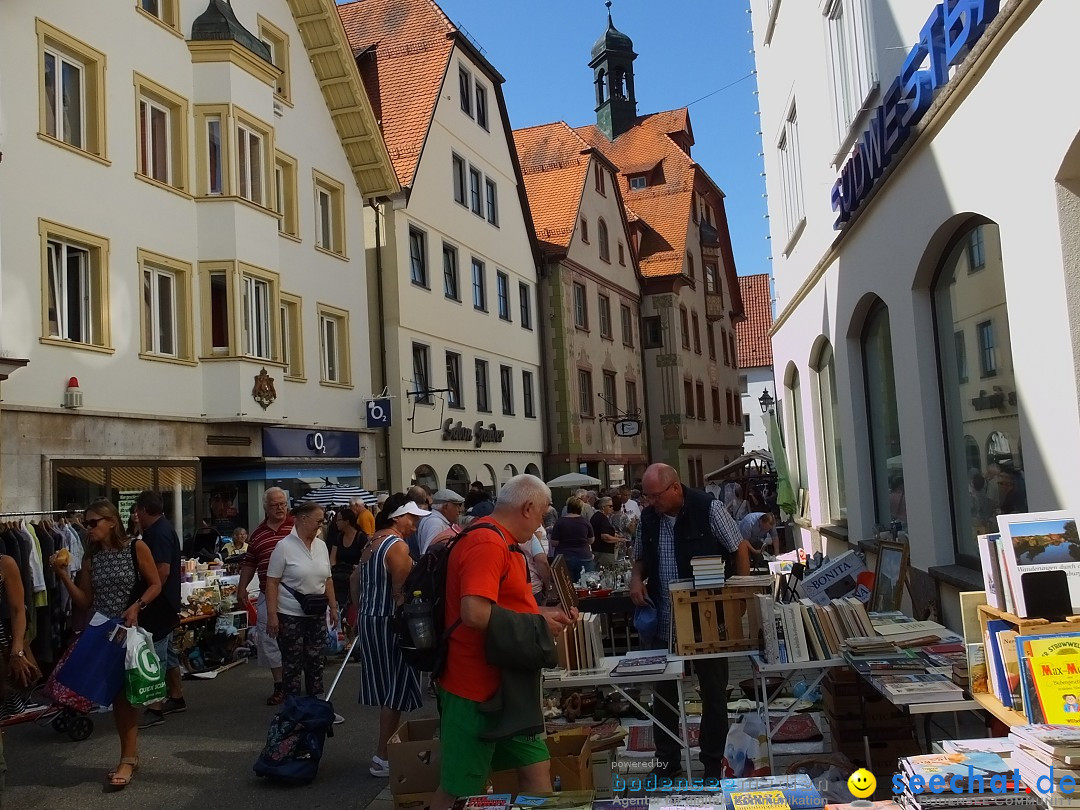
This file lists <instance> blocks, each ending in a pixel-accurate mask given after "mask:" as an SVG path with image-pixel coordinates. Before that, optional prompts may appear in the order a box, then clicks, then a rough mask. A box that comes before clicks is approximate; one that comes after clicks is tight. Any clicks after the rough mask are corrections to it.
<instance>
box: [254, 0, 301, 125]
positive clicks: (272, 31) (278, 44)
mask: <svg viewBox="0 0 1080 810" xmlns="http://www.w3.org/2000/svg"><path fill="white" fill-rule="evenodd" d="M257 19H258V27H259V39H260V40H262V41H263V42H264V43H266V42H268V43H269V44H270V52H271V55H272V57H273V58H272V59H271V63H272V64H273V65H274V67H276V68H277V69H278V70H279V71H281V75H279V76H278V79H277V82H276V83H275V86H274V96H275V97H276V98H277V99H278V100H279V101H281V102H283V103H285V104H288V105H289V106H290V107H291V106H293V101H292V70H291V63H290V61H289V35H288V34H286V33H285V32H284V31H282V30H281V29H280V28H278V27H277V26H276V25H274V24H273V23H272V22H270V21H269V20H268V19H266V18H265V17H264V16H262V15H261V14H259V15H258V16H257Z"/></svg>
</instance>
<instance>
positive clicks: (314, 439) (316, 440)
mask: <svg viewBox="0 0 1080 810" xmlns="http://www.w3.org/2000/svg"><path fill="white" fill-rule="evenodd" d="M307 446H308V450H310V451H311V452H312V453H316V454H318V455H323V454H325V453H326V437H325V436H323V435H322V433H319V432H318V431H316V432H315V433H309V434H308V435H307Z"/></svg>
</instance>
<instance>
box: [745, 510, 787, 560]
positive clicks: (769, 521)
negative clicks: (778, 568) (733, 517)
mask: <svg viewBox="0 0 1080 810" xmlns="http://www.w3.org/2000/svg"><path fill="white" fill-rule="evenodd" d="M739 532H740V534H742V538H743V540H745V541H746V542H747V543H749V544H750V550H751V551H752V552H753V553H754V554H756V555H758V556H759V557H760V556H761V550H762V549H763V548H764V547H765V538H766V537H770V538H772V553H773V555H774V556H775V555H777V554H779V553H780V538H779V537H778V536H777V534H776V518H775V517H774V516H773V515H772V513H771V512H751V513H750V514H749V515H747V516H746V517H744V518H743V519H742V520H740V521H739Z"/></svg>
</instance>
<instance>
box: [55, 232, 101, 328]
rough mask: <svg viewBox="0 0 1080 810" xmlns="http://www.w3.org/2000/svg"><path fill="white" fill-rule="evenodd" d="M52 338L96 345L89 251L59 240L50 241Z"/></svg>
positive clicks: (93, 294) (91, 268) (93, 296)
mask: <svg viewBox="0 0 1080 810" xmlns="http://www.w3.org/2000/svg"><path fill="white" fill-rule="evenodd" d="M48 263H49V271H48V272H49V332H48V334H49V337H54V338H59V339H60V340H70V341H72V342H74V343H87V344H91V345H93V344H96V343H97V342H98V341H97V335H96V331H97V330H95V328H94V318H93V306H95V304H96V302H95V300H94V299H95V297H96V296H95V293H94V283H93V266H92V262H91V259H90V251H89V250H88V249H87V248H85V247H82V246H81V245H75V244H72V243H70V242H66V241H61V240H59V239H50V240H49V243H48Z"/></svg>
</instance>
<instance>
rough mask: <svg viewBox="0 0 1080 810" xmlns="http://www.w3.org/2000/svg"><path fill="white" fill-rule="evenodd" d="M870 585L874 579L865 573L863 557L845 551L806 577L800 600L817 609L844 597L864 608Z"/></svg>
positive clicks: (868, 573)
mask: <svg viewBox="0 0 1080 810" xmlns="http://www.w3.org/2000/svg"><path fill="white" fill-rule="evenodd" d="M873 584H874V575H873V573H872V572H870V571H867V570H866V563H865V562H864V560H863V558H862V555H861V554H859V553H858V552H855V551H847V552H845V553H843V554H841V555H840V556H839V557H837V558H836V559H834V560H827V561H826V562H823V563H822V564H821V567H820V568H815V569H814V570H813V571H810V572H809V573H807V574H806V576H805V578H804V579H803V581H802V584H801V585H800V586H799V587H800V588H801V590H802V594H803V596H805V597H807V598H808V599H810V600H811V601H812V602H815V603H817V604H819V605H827V604H829V602H830V601H832V600H833V599H840V598H842V597H844V596H854V597H855V598H856V599H858V600H859V601H860V602H862V603H863V604H866V603H867V602H869V601H870V593H871V590H872V588H873Z"/></svg>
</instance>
